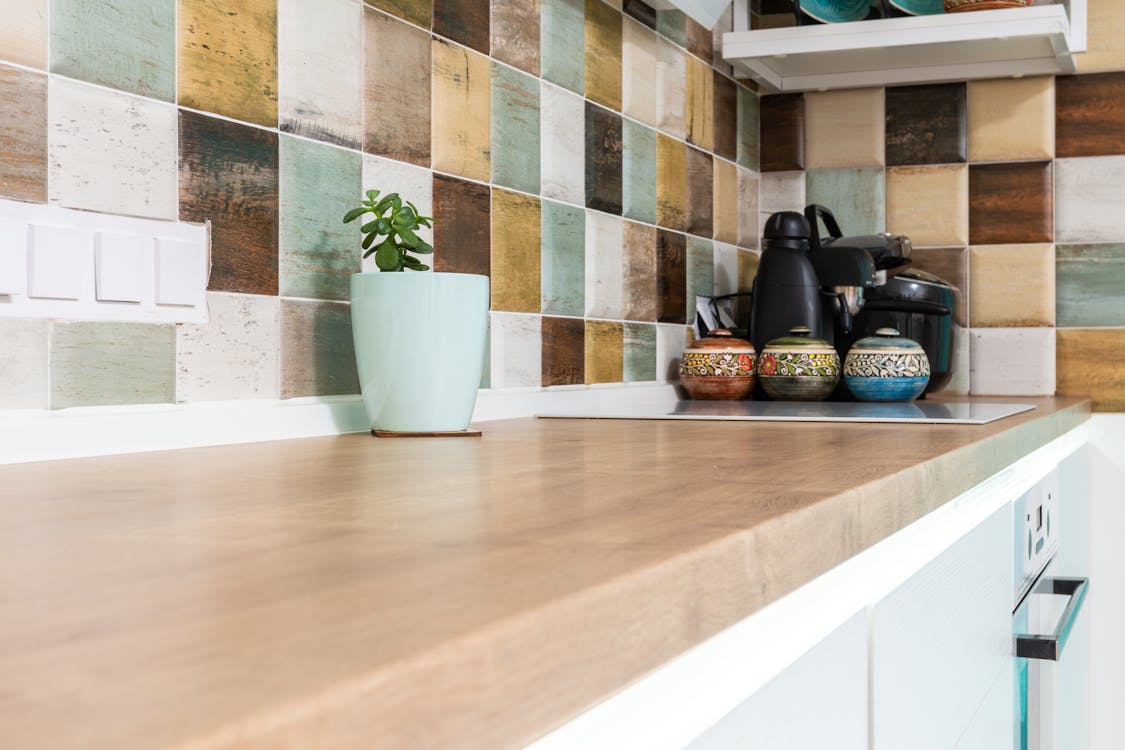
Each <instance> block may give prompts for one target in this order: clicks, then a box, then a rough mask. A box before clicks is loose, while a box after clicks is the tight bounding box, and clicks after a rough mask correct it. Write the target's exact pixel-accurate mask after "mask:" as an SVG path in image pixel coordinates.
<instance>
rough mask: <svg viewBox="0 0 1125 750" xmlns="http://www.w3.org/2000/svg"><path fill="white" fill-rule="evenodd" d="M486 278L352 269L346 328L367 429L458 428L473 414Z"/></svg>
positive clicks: (485, 322) (484, 331) (482, 344)
mask: <svg viewBox="0 0 1125 750" xmlns="http://www.w3.org/2000/svg"><path fill="white" fill-rule="evenodd" d="M488 290H489V287H488V277H487V276H477V275H474V274H464V273H411V272H406V273H357V274H354V275H353V276H352V279H351V300H352V334H353V336H354V339H355V361H356V368H357V370H358V372H359V384H360V388H361V389H362V391H363V405H364V408H365V409H366V410H367V418H368V420H370V422H371V429H373V430H387V431H390V432H457V431H461V430H464V429H466V428H467V427H468V426H469V421H470V420H471V419H472V416H473V407H474V406H475V405H476V399H477V390H478V389H479V388H480V377H481V369H482V367H483V364H484V352H485V342H486V340H487V336H488Z"/></svg>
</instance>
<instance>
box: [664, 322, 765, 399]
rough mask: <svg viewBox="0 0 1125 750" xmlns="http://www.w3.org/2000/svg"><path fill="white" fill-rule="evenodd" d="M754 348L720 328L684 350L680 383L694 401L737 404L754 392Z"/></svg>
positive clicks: (747, 342) (681, 360)
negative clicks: (733, 402)
mask: <svg viewBox="0 0 1125 750" xmlns="http://www.w3.org/2000/svg"><path fill="white" fill-rule="evenodd" d="M756 360H757V358H756V356H755V351H754V346H753V345H752V344H751V343H750V342H749V341H745V340H743V339H740V338H735V337H734V335H733V334H732V333H731V332H730V331H728V330H726V329H724V328H720V329H718V330H715V331H711V332H710V333H709V334H707V336H706V337H705V338H702V339H698V340H696V341H695V343H693V344H692V345H691V346H689V347H688V348H687V349H685V350H684V354H683V357H682V358H681V359H680V382H681V383H682V384H683V386H684V389H685V390H687V392H688V396H690V397H691V398H693V399H702V400H710V401H737V400H739V399H743V398H746V397H747V396H748V395H750V391H751V390H753V389H754V379H755V375H754V370H755V364H756Z"/></svg>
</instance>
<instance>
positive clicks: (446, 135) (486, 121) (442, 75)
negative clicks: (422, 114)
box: [403, 39, 492, 182]
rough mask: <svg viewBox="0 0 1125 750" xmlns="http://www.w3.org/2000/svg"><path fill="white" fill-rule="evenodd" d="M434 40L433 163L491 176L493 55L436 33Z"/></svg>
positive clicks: (476, 175) (483, 177)
mask: <svg viewBox="0 0 1125 750" xmlns="http://www.w3.org/2000/svg"><path fill="white" fill-rule="evenodd" d="M432 44H433V47H432V50H433V66H434V67H433V81H432V84H431V85H432V87H433V137H432V141H431V145H430V153H431V158H432V160H433V168H434V169H437V170H440V171H442V172H448V173H450V174H455V175H460V176H462V177H471V178H473V179H475V180H482V181H484V182H487V181H488V179H489V176H490V174H491V133H492V131H491V122H492V120H491V117H490V108H491V101H492V100H491V94H490V86H491V83H490V82H491V76H490V70H491V68H490V63H489V60H488V58H487V57H485V56H484V55H480V54H477V53H476V52H473V51H472V50H470V49H468V48H466V47H461V46H459V45H456V44H452V43H451V42H444V41H441V40H440V39H434V40H433V42H432ZM420 106H425V103H424V102H422V103H420ZM403 126H404V127H408V124H406V123H403Z"/></svg>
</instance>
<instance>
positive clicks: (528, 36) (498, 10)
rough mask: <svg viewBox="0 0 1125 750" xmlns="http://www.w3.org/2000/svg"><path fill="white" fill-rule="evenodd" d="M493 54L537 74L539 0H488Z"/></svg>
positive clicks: (512, 64)
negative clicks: (490, 12)
mask: <svg viewBox="0 0 1125 750" xmlns="http://www.w3.org/2000/svg"><path fill="white" fill-rule="evenodd" d="M491 4H492V22H491V28H492V57H493V58H495V59H496V60H499V61H500V62H504V63H507V64H508V65H511V66H513V67H516V68H519V69H520V70H522V71H524V72H525V73H530V74H531V75H533V76H537V75H539V17H540V11H539V0H520V1H519V2H511V0H491Z"/></svg>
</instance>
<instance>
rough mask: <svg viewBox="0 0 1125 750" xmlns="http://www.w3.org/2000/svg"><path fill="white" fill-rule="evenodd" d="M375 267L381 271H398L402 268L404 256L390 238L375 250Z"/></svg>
mask: <svg viewBox="0 0 1125 750" xmlns="http://www.w3.org/2000/svg"><path fill="white" fill-rule="evenodd" d="M375 265H377V266H379V270H381V271H398V270H400V269H401V268H402V256H401V255H400V254H399V251H398V247H396V246H395V243H394V241H393V240H392V239H391V238H390V237H388V238H387V239H385V240H383V241H382V242H380V243H379V247H378V248H377V249H376V250H375Z"/></svg>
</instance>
